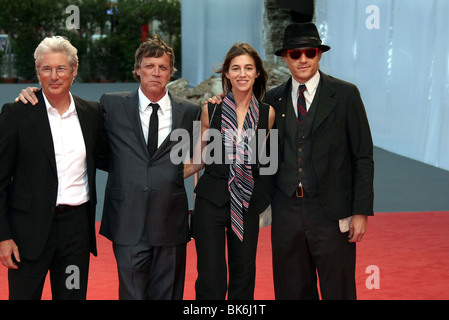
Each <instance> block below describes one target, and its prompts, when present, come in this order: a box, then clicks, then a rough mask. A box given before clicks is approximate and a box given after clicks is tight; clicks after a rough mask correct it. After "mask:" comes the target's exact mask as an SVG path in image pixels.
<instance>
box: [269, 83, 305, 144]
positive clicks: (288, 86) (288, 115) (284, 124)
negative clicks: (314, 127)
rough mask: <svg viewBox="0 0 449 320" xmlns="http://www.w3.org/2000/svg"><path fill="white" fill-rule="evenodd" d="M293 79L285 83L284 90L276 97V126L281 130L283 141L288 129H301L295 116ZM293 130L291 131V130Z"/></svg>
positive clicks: (280, 134)
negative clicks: (292, 94)
mask: <svg viewBox="0 0 449 320" xmlns="http://www.w3.org/2000/svg"><path fill="white" fill-rule="evenodd" d="M291 92H292V79H291V78H289V80H288V81H287V82H286V83H285V85H284V88H283V89H282V90H280V91H279V95H278V96H277V97H275V102H273V103H276V105H277V106H278V108H276V126H277V128H278V130H279V138H280V140H281V141H282V140H283V137H284V133H285V130H286V128H296V129H298V128H299V123H298V120H297V117H296V115H295V112H294V109H293V103H292V96H291ZM289 130H291V129H289Z"/></svg>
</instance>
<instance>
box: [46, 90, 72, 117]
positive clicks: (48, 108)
mask: <svg viewBox="0 0 449 320" xmlns="http://www.w3.org/2000/svg"><path fill="white" fill-rule="evenodd" d="M42 95H43V96H44V102H45V107H46V108H47V113H48V112H49V110H50V108H51V109H54V110H56V108H54V107H53V106H52V105H51V104H50V102H49V101H48V99H47V97H46V96H45V93H44V91H42ZM69 97H70V105H69V109H68V110H67V111H66V112H64V114H63V115H62V116H65V115H69V114H71V113H75V114H76V109H75V101H74V100H73V97H72V94H71V93H70V92H69Z"/></svg>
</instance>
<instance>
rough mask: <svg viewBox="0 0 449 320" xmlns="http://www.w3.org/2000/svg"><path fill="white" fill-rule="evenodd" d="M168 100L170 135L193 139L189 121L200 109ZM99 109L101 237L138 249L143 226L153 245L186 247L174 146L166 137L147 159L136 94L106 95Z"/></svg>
mask: <svg viewBox="0 0 449 320" xmlns="http://www.w3.org/2000/svg"><path fill="white" fill-rule="evenodd" d="M169 96H170V99H171V104H172V131H173V130H175V129H185V130H187V131H188V133H189V137H192V130H193V122H194V121H195V120H199V117H200V114H201V108H200V106H198V105H195V104H193V103H192V102H189V101H187V100H185V99H181V98H179V97H176V96H173V95H171V94H169ZM100 105H101V107H102V109H103V120H104V127H105V130H106V135H107V140H108V142H109V149H110V152H109V168H106V170H108V171H109V176H108V180H107V184H106V192H105V199H104V207H103V217H102V223H101V228H100V233H101V234H102V235H104V236H105V237H107V238H108V239H109V240H111V241H112V242H114V243H116V244H122V245H136V244H137V243H138V242H139V240H140V239H141V237H142V234H143V230H144V227H145V225H146V232H147V239H148V241H149V244H150V245H152V246H173V245H180V244H185V243H187V242H188V241H189V240H190V236H189V232H188V211H189V210H188V209H189V208H188V200H187V194H186V190H185V188H184V165H183V163H180V164H173V163H172V161H171V160H170V151H171V150H172V148H173V146H175V145H176V144H177V143H178V141H177V140H176V141H171V140H170V135H169V136H168V137H167V138H166V139H165V141H164V142H163V143H162V145H161V146H160V147H159V148H158V149H157V151H156V153H155V154H154V155H153V157H152V158H150V155H149V153H148V150H147V146H146V143H145V139H144V135H143V132H142V126H141V122H140V116H139V95H138V91H137V90H136V91H134V92H131V93H130V92H125V93H113V94H105V95H103V96H102V97H101V99H100ZM191 145H192V144H191ZM192 150H193V149H192Z"/></svg>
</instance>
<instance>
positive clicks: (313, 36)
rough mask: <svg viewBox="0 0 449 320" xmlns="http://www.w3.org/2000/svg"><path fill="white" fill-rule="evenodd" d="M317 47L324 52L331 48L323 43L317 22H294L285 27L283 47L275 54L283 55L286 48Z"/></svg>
mask: <svg viewBox="0 0 449 320" xmlns="http://www.w3.org/2000/svg"><path fill="white" fill-rule="evenodd" d="M317 47H318V48H320V49H321V50H322V51H323V52H325V51H328V50H329V49H330V48H331V47H329V46H327V45H324V44H322V41H321V38H320V35H319V34H318V29H317V28H316V26H315V24H313V23H311V22H306V23H292V24H290V25H289V26H287V28H286V29H285V33H284V44H283V46H282V49H279V50H277V51H276V52H275V53H274V54H275V55H277V56H281V55H282V51H284V50H289V49H298V48H317Z"/></svg>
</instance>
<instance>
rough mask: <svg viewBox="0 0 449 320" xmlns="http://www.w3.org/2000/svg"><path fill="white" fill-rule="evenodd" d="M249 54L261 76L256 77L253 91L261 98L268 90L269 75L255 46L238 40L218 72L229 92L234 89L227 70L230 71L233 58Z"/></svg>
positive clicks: (224, 87) (257, 97)
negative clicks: (227, 75) (226, 73)
mask: <svg viewBox="0 0 449 320" xmlns="http://www.w3.org/2000/svg"><path fill="white" fill-rule="evenodd" d="M244 54H246V55H248V56H250V57H251V58H252V59H253V60H254V64H255V66H256V70H257V72H258V73H259V76H258V77H257V78H256V80H255V82H254V85H253V92H254V95H255V96H256V99H257V100H261V99H262V98H263V97H264V95H265V92H266V90H267V89H266V88H267V80H268V75H267V72H266V71H265V69H264V67H263V62H262V59H261V58H260V56H259V54H258V53H257V51H256V50H254V48H253V47H251V46H250V45H249V44H247V43H245V42H238V43H236V44H234V45H233V46H232V47H231V49H229V51H228V53H227V54H226V58H225V60H224V62H223V64H222V66H221V68H220V69H219V70H217V71H216V72H217V73H221V81H222V86H223V91H224V92H225V93H226V94H227V93H229V91H231V89H232V85H231V81H230V80H229V79H228V78H226V75H225V72H228V70H229V67H230V64H231V61H232V59H234V58H235V57H238V56H241V55H244Z"/></svg>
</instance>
